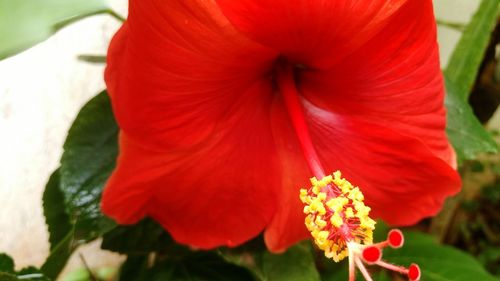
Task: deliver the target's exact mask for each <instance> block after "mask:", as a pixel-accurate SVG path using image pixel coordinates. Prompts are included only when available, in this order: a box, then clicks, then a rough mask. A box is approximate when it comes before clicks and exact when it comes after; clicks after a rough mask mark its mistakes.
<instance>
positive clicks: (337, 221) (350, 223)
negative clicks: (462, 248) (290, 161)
mask: <svg viewBox="0 0 500 281" xmlns="http://www.w3.org/2000/svg"><path fill="white" fill-rule="evenodd" d="M311 185H312V186H311V188H309V189H301V190H300V200H302V202H303V203H304V204H305V205H306V206H305V207H304V213H305V214H306V215H307V216H306V219H305V224H306V227H307V229H308V230H309V231H310V232H311V234H312V236H313V238H314V242H315V243H316V245H318V247H319V248H320V249H322V250H324V251H325V256H326V257H328V258H331V259H333V260H334V261H336V262H338V261H340V260H342V259H344V258H345V257H346V256H347V255H348V249H347V243H348V242H354V243H358V244H365V245H367V244H371V243H372V240H373V230H374V229H375V221H374V220H372V219H371V218H370V217H369V213H370V208H369V207H367V206H365V204H364V203H363V200H364V196H363V193H361V191H360V190H359V188H358V187H355V186H353V185H352V184H351V183H350V182H349V181H347V180H346V179H343V178H342V175H341V173H340V171H336V172H335V173H333V174H332V175H328V176H326V177H324V178H322V179H321V180H318V179H316V178H314V177H313V178H311Z"/></svg>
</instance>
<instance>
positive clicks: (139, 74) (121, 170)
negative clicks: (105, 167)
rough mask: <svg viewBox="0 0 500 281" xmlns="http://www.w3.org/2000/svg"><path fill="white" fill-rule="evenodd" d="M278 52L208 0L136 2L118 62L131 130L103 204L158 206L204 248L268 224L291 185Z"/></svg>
mask: <svg viewBox="0 0 500 281" xmlns="http://www.w3.org/2000/svg"><path fill="white" fill-rule="evenodd" d="M167 15H168V16H167ZM145 42H147V43H145ZM275 57H276V53H275V52H272V51H269V50H268V49H266V48H264V47H262V46H260V45H258V44H256V43H253V42H250V41H249V40H248V39H246V38H244V37H241V36H240V35H238V34H237V33H236V32H235V31H234V29H233V28H232V27H231V26H230V25H228V23H227V20H225V18H223V17H222V16H221V15H220V13H219V12H218V10H217V8H216V7H215V6H214V4H210V3H209V2H207V1H195V0H189V1H186V0H178V1H175V0H172V1H155V0H135V1H131V3H130V15H129V19H128V21H127V23H126V24H125V25H124V27H123V28H122V30H121V31H120V32H119V33H118V34H117V36H116V37H115V39H114V40H113V42H112V45H111V47H110V53H109V58H108V63H109V64H108V68H107V71H106V81H107V84H108V86H109V91H110V94H111V97H112V104H113V109H114V112H115V114H116V117H117V120H118V123H119V125H120V127H121V129H122V139H121V152H120V159H119V162H118V167H117V169H116V170H115V172H114V173H113V175H112V177H111V179H110V181H109V183H108V184H107V186H106V190H105V192H104V195H103V202H102V208H103V211H104V212H105V213H106V214H108V215H109V216H111V217H113V218H115V219H116V220H117V221H118V222H120V223H134V222H135V221H137V220H138V219H140V218H141V217H143V216H145V215H149V216H151V217H153V218H155V219H156V220H158V221H159V222H160V223H161V224H162V225H163V226H164V227H165V228H166V229H167V230H168V231H169V232H170V233H171V234H172V236H173V237H174V239H176V240H177V241H179V242H181V243H185V244H189V245H192V246H196V247H200V248H213V247H216V246H220V245H228V246H235V245H237V244H240V243H242V242H244V241H246V240H248V239H251V238H252V237H254V236H256V235H257V234H258V233H259V232H261V231H262V230H263V229H264V227H265V226H266V225H267V224H268V223H269V221H270V219H271V217H272V215H273V214H274V211H275V209H276V205H277V202H276V200H277V199H276V190H275V189H274V188H273V187H274V186H280V184H281V174H280V171H279V162H278V159H277V155H276V151H275V148H274V142H273V139H272V134H271V128H270V123H269V107H270V106H271V101H272V89H271V87H272V83H271V77H270V75H269V73H268V72H269V71H270V69H271V67H270V65H271V64H272V61H273V60H274V59H275Z"/></svg>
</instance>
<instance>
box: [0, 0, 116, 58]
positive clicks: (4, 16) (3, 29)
mask: <svg viewBox="0 0 500 281" xmlns="http://www.w3.org/2000/svg"><path fill="white" fill-rule="evenodd" d="M105 12H108V13H111V11H110V9H109V6H108V4H107V2H106V0H0V42H2V43H1V44H0V59H4V58H6V57H8V56H11V55H14V54H16V53H19V52H21V51H23V50H25V49H27V48H29V47H31V46H33V45H35V44H37V43H39V42H41V41H43V40H45V39H47V38H48V37H50V36H51V35H52V34H53V33H55V32H56V31H57V30H58V29H60V28H62V27H63V26H65V25H67V24H69V23H71V22H74V21H76V20H79V19H82V18H84V17H87V16H91V15H95V14H99V13H105Z"/></svg>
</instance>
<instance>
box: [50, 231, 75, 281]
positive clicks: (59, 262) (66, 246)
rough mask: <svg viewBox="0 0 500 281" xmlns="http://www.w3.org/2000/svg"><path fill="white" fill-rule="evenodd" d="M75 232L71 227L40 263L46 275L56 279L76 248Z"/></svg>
mask: <svg viewBox="0 0 500 281" xmlns="http://www.w3.org/2000/svg"><path fill="white" fill-rule="evenodd" d="M74 236H75V232H74V229H72V230H71V231H70V232H69V233H68V234H67V235H66V237H64V239H62V240H61V241H60V242H59V244H57V245H56V246H55V247H54V249H52V250H51V252H50V255H49V256H48V257H47V259H46V260H45V262H44V264H43V265H42V268H41V271H42V272H43V273H44V274H45V275H46V276H48V277H50V278H52V279H56V278H57V277H58V276H59V274H60V273H61V271H62V270H63V269H64V266H66V263H67V262H68V260H69V258H70V257H71V254H73V252H74V251H75V250H76V248H77V247H78V245H79V243H78V241H75V240H74Z"/></svg>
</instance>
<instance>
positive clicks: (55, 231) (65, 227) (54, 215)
mask: <svg viewBox="0 0 500 281" xmlns="http://www.w3.org/2000/svg"><path fill="white" fill-rule="evenodd" d="M59 184H60V177H59V169H57V170H56V171H54V173H52V175H51V176H50V178H49V182H48V183H47V185H46V186H45V191H44V193H43V214H44V216H45V222H46V223H47V227H48V229H49V234H50V237H49V242H50V249H51V250H53V249H54V248H55V247H56V246H57V244H59V242H61V240H63V239H64V237H66V236H67V235H68V233H69V232H70V231H71V229H72V226H71V224H70V222H69V216H68V214H67V212H66V208H65V207H64V204H63V202H64V195H63V193H62V192H61V189H60V187H59Z"/></svg>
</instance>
